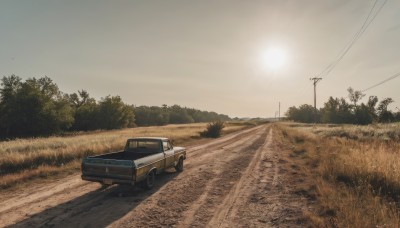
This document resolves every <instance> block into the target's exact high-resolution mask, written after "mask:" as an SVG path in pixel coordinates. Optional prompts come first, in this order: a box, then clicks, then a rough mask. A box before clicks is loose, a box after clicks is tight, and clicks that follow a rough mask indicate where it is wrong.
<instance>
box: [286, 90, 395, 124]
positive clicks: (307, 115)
mask: <svg viewBox="0 0 400 228" xmlns="http://www.w3.org/2000/svg"><path fill="white" fill-rule="evenodd" d="M347 91H348V93H349V94H348V100H346V99H345V98H333V97H330V98H329V100H328V101H327V102H326V103H325V104H324V106H323V107H322V108H321V109H319V110H315V109H314V107H313V106H311V105H308V104H304V105H300V106H299V107H295V106H293V107H290V108H289V109H288V111H287V112H286V116H287V118H288V119H289V120H294V121H296V122H301V123H313V122H314V121H315V120H316V121H317V122H318V123H334V124H358V125H368V124H371V123H392V122H396V121H397V122H399V121H400V110H399V109H397V112H396V111H391V110H389V108H388V107H389V105H390V104H391V103H393V102H394V100H393V99H392V98H390V97H389V98H384V99H382V100H380V101H379V99H378V97H377V96H370V97H369V98H368V100H367V102H365V103H359V102H360V101H361V100H362V98H363V97H364V96H365V94H363V93H362V92H361V91H355V90H354V89H352V88H351V87H350V88H349V89H348V90H347ZM348 101H350V102H348Z"/></svg>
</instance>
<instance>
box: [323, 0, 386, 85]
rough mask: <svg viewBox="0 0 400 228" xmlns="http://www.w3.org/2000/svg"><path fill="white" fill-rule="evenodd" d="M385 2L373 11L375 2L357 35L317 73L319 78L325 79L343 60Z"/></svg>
mask: <svg viewBox="0 0 400 228" xmlns="http://www.w3.org/2000/svg"><path fill="white" fill-rule="evenodd" d="M386 2H387V0H384V2H383V4H382V5H381V6H380V7H379V8H378V10H376V11H374V9H375V7H376V5H377V3H378V0H375V2H374V4H373V6H372V8H371V10H370V11H369V13H368V15H367V17H366V18H365V20H364V23H363V24H362V26H361V28H360V29H359V30H358V31H357V33H356V34H355V35H354V37H353V38H352V39H351V40H350V42H349V43H348V44H347V45H346V46H345V47H344V48H343V50H342V51H341V54H339V55H338V58H337V59H336V60H335V61H333V62H332V63H331V64H329V65H328V66H327V67H325V69H324V70H323V71H322V72H321V73H319V75H318V76H319V77H322V76H324V77H326V76H327V75H328V74H329V73H330V72H331V71H332V70H333V69H334V68H335V67H336V66H337V65H338V64H339V62H340V61H341V60H342V59H343V57H344V56H345V55H346V54H347V53H348V52H349V50H350V49H351V48H352V47H353V45H354V44H355V43H356V42H357V40H358V39H359V38H360V37H361V36H362V35H363V34H364V32H365V31H366V30H367V28H368V27H369V25H370V24H371V23H372V22H373V21H374V19H375V18H376V16H377V15H378V14H379V12H380V11H381V10H382V8H383V7H384V6H385V4H386Z"/></svg>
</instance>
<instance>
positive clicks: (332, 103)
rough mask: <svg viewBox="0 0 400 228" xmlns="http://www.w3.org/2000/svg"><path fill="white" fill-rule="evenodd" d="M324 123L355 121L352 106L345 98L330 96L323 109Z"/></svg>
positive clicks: (322, 119)
mask: <svg viewBox="0 0 400 228" xmlns="http://www.w3.org/2000/svg"><path fill="white" fill-rule="evenodd" d="M321 121H322V122H323V123H354V121H355V119H354V115H353V113H352V107H351V105H350V104H348V103H347V102H346V100H345V99H343V98H341V99H339V98H335V99H334V98H333V97H330V98H329V100H328V101H327V102H326V103H325V104H324V107H323V108H322V109H321Z"/></svg>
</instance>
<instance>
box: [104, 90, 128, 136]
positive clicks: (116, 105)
mask: <svg viewBox="0 0 400 228" xmlns="http://www.w3.org/2000/svg"><path fill="white" fill-rule="evenodd" d="M98 118H99V127H100V128H101V129H120V128H126V127H133V126H134V122H135V115H134V113H133V107H132V106H130V105H126V104H124V103H123V102H122V99H121V97H119V96H114V97H111V96H107V97H105V98H102V99H101V101H100V102H99V115H98Z"/></svg>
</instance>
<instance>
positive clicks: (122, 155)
mask: <svg viewBox="0 0 400 228" xmlns="http://www.w3.org/2000/svg"><path fill="white" fill-rule="evenodd" d="M150 155H152V153H148V152H131V151H119V152H114V153H109V154H103V155H98V156H92V158H102V159H115V160H130V161H133V160H136V159H140V158H144V157H147V156H150Z"/></svg>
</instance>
